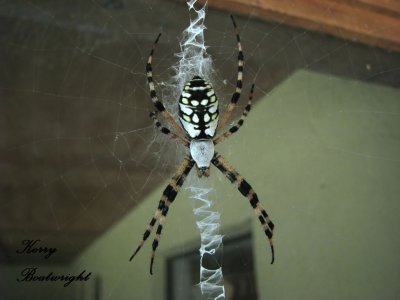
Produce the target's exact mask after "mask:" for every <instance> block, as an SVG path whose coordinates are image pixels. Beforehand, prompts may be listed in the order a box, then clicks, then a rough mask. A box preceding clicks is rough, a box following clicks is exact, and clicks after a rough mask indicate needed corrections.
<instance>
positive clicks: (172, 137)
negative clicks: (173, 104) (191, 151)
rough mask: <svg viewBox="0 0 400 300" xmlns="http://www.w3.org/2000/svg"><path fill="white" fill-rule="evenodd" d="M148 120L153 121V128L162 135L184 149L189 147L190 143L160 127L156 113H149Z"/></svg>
mask: <svg viewBox="0 0 400 300" xmlns="http://www.w3.org/2000/svg"><path fill="white" fill-rule="evenodd" d="M150 118H152V119H153V122H154V126H156V127H157V129H158V130H160V131H161V132H162V133H164V134H166V135H168V136H169V137H170V138H171V139H173V140H175V141H177V142H179V143H181V144H182V145H184V146H186V147H189V144H190V143H189V142H188V141H187V140H186V139H184V138H182V137H180V136H179V135H177V134H175V133H173V132H172V131H171V130H169V129H168V128H166V127H163V126H162V125H161V122H160V120H158V118H157V112H155V111H153V112H151V113H150Z"/></svg>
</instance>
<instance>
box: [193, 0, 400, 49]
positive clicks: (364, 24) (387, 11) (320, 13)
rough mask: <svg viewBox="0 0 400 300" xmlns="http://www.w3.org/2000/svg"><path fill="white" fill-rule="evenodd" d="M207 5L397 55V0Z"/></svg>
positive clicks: (232, 0) (251, 0)
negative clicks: (377, 48)
mask: <svg viewBox="0 0 400 300" xmlns="http://www.w3.org/2000/svg"><path fill="white" fill-rule="evenodd" d="M205 2H206V1H205V0H199V3H205ZM208 5H209V6H210V7H215V8H218V9H223V10H229V11H232V12H234V13H238V14H251V15H253V16H256V17H258V18H260V19H263V20H268V21H275V22H283V23H285V24H288V25H292V26H296V27H302V28H305V29H307V30H313V31H319V32H323V33H327V34H331V35H334V36H337V37H340V38H344V39H348V40H352V41H357V42H362V43H365V44H368V45H372V46H377V47H381V48H384V49H388V50H392V51H397V52H400V1H398V0H382V1H372V0H348V1H344V0H283V1H282V0H209V1H208Z"/></svg>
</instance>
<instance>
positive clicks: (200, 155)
mask: <svg viewBox="0 0 400 300" xmlns="http://www.w3.org/2000/svg"><path fill="white" fill-rule="evenodd" d="M231 18H232V22H233V26H234V28H235V32H236V39H237V45H238V50H239V55H238V72H237V80H236V91H235V92H234V93H233V95H232V98H231V101H230V103H229V104H228V107H227V109H226V110H225V112H224V114H223V115H222V117H221V118H219V111H218V99H217V96H216V95H215V92H214V90H213V88H212V86H211V84H210V83H208V82H207V81H205V80H204V79H203V78H201V77H199V76H194V77H193V78H192V80H190V81H189V82H187V83H186V84H185V86H184V88H183V91H182V94H181V96H180V98H179V121H180V123H181V125H182V126H179V124H178V123H177V122H176V121H175V120H174V118H172V116H171V115H170V114H169V113H168V112H167V111H166V110H165V107H164V105H163V104H162V102H161V101H159V100H158V98H157V93H156V91H155V87H154V82H153V73H152V72H153V70H152V66H151V61H152V59H153V53H154V49H155V45H156V44H157V42H158V40H159V38H160V35H161V34H159V35H158V37H157V39H156V41H155V42H154V44H153V48H152V50H151V52H150V56H149V59H148V61H147V65H146V71H147V81H148V83H149V88H150V97H151V100H152V101H153V103H154V106H155V107H156V109H157V111H158V112H159V113H161V114H162V116H163V117H164V118H165V119H166V120H167V122H168V123H169V124H170V125H171V126H172V127H173V128H174V129H175V131H176V133H175V132H172V131H171V130H170V129H168V128H166V127H163V126H162V125H161V122H160V121H159V120H158V118H157V112H152V113H151V114H150V116H151V117H152V118H153V120H154V124H155V126H156V127H157V128H158V129H160V130H161V132H162V133H164V134H166V135H168V136H169V137H170V138H172V139H174V140H176V141H177V142H179V143H181V144H182V145H184V146H185V147H187V148H188V154H187V156H186V157H185V158H184V159H183V162H182V163H181V164H180V166H179V167H178V169H177V171H176V172H175V174H174V176H173V177H172V180H171V181H170V183H169V184H168V185H167V187H166V188H165V189H164V192H163V194H162V197H161V200H160V202H159V204H158V207H157V209H156V211H155V213H154V215H153V217H152V218H151V220H150V223H149V225H148V227H147V229H146V231H145V232H144V234H143V238H142V240H141V242H140V244H139V246H138V247H137V248H136V251H135V252H134V253H133V255H132V256H131V258H130V260H132V258H133V257H134V256H135V255H136V254H137V253H138V252H139V250H140V249H141V248H142V246H143V244H144V242H145V241H146V240H147V238H148V237H149V236H150V233H151V231H152V230H153V228H154V226H155V225H156V223H157V222H158V226H157V231H156V236H155V238H154V240H153V244H152V248H153V252H152V255H151V262H150V273H151V274H153V262H154V257H155V253H156V249H157V247H158V243H159V241H160V237H161V232H162V230H163V226H164V223H165V218H166V217H167V214H168V210H169V207H170V205H171V203H172V202H173V201H174V200H175V198H176V195H177V194H178V192H179V189H180V187H181V186H182V185H183V182H184V181H185V179H186V177H187V175H188V174H189V172H190V171H191V169H192V168H193V166H195V165H196V168H197V174H198V176H199V177H202V176H209V175H210V165H211V164H213V165H214V166H215V167H217V168H218V169H219V170H220V171H221V172H222V173H223V174H224V175H225V176H226V177H227V178H228V179H229V181H231V182H232V183H233V184H234V185H235V186H236V187H237V188H238V190H239V192H240V193H241V194H242V195H243V196H245V197H246V198H247V199H248V200H249V203H250V205H251V206H252V208H253V209H254V211H255V213H256V214H257V216H258V219H259V221H260V223H261V225H262V227H263V230H264V232H265V234H266V236H267V238H268V240H269V243H270V246H271V251H272V261H271V263H273V262H274V247H273V244H272V232H273V229H274V224H273V223H272V221H271V220H270V219H269V216H268V214H267V212H266V211H265V209H264V208H263V207H262V206H261V203H260V201H259V200H258V196H257V194H256V192H255V191H254V190H253V188H252V187H251V186H250V184H249V183H248V182H247V181H246V180H245V179H244V178H243V177H242V176H241V175H240V174H239V173H238V172H237V171H236V170H235V169H234V168H233V167H232V166H231V165H230V164H229V163H228V162H227V161H226V160H225V159H224V158H223V157H222V156H221V155H220V154H218V153H217V152H215V150H214V146H215V145H217V144H218V143H220V142H221V141H223V140H224V139H225V138H227V137H229V136H230V135H232V134H233V133H235V132H236V131H238V130H239V128H240V127H241V126H242V125H243V122H244V119H245V118H246V117H247V114H248V113H249V111H250V108H251V100H252V97H253V89H254V84H253V85H252V87H251V90H250V96H249V102H248V104H247V106H246V107H245V109H244V111H243V114H242V116H241V118H240V119H239V121H238V122H237V124H236V125H234V126H232V127H231V128H229V130H227V131H225V132H224V133H222V134H221V135H219V136H217V137H215V134H216V131H217V129H222V128H224V126H225V123H226V122H227V120H228V119H229V117H230V115H231V113H232V111H233V109H234V108H235V106H236V103H237V101H238V100H239V97H240V93H241V91H242V77H243V52H242V46H241V43H240V37H239V33H238V31H237V28H236V23H235V20H234V19H233V17H232V16H231Z"/></svg>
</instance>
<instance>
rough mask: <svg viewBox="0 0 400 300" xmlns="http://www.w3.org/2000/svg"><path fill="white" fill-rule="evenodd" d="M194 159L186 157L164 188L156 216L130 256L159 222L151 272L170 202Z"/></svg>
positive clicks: (137, 249)
mask: <svg viewBox="0 0 400 300" xmlns="http://www.w3.org/2000/svg"><path fill="white" fill-rule="evenodd" d="M193 165H194V161H193V160H192V159H191V158H190V157H186V158H185V160H184V161H183V162H182V163H181V164H180V166H179V167H178V169H177V171H176V172H175V174H174V176H173V177H172V179H171V181H170V183H169V184H168V185H167V187H166V188H165V189H164V192H163V194H162V197H161V200H160V202H159V204H158V207H157V209H156V211H155V213H154V216H153V217H152V219H151V220H150V223H149V225H148V227H147V229H146V231H145V232H144V234H143V238H142V241H141V242H140V243H139V246H138V247H137V248H136V251H135V252H134V253H133V254H132V256H131V257H130V259H129V260H130V261H131V260H132V259H133V258H134V257H135V255H136V254H137V253H138V252H139V250H140V249H141V248H142V247H143V244H144V242H145V241H146V240H147V238H148V237H149V236H150V234H151V232H152V230H153V228H154V226H155V224H156V223H157V222H158V223H159V225H158V227H157V232H156V238H155V239H154V241H153V245H152V246H153V253H152V256H151V263H150V274H153V271H152V268H153V262H154V256H155V251H156V249H157V246H158V243H159V240H160V236H161V231H162V228H163V225H164V222H165V218H166V216H167V213H168V210H169V206H170V204H171V203H172V202H173V201H174V200H175V197H176V195H177V193H178V191H179V189H180V187H181V186H182V184H183V182H184V180H185V178H186V176H187V175H188V174H189V172H190V170H191V169H192V168H193Z"/></svg>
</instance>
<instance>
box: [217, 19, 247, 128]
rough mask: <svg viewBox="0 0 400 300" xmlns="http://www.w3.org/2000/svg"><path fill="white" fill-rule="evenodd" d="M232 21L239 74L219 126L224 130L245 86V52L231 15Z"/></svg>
mask: <svg viewBox="0 0 400 300" xmlns="http://www.w3.org/2000/svg"><path fill="white" fill-rule="evenodd" d="M231 19H232V23H233V27H234V29H235V33H236V40H237V47H238V50H239V54H238V73H237V80H236V90H235V92H234V93H233V95H232V98H231V102H230V103H229V104H228V107H227V109H226V111H225V112H224V114H223V115H222V117H221V119H220V122H219V125H218V127H219V128H224V126H225V123H226V121H228V119H229V117H230V115H231V114H232V111H233V109H234V108H235V106H236V103H237V102H238V101H239V98H240V93H241V92H242V86H243V83H242V79H243V60H244V56H243V51H242V44H241V43H240V36H239V31H238V29H237V26H236V22H235V19H234V18H233V16H232V15H231Z"/></svg>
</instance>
